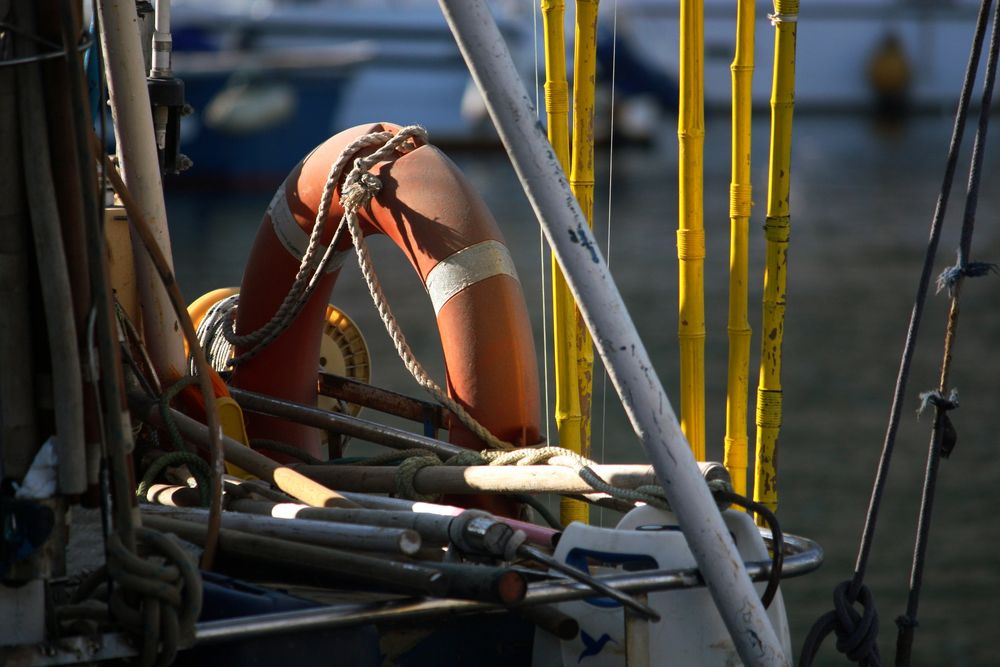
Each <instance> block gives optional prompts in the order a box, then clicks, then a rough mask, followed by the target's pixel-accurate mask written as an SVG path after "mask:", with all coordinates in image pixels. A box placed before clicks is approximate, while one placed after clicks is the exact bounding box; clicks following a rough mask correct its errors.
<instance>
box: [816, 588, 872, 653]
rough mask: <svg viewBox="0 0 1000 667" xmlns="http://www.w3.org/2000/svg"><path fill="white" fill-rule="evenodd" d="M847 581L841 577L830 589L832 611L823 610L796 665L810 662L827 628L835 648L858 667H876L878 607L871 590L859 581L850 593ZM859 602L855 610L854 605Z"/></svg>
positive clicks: (824, 637) (824, 636) (825, 634)
mask: <svg viewBox="0 0 1000 667" xmlns="http://www.w3.org/2000/svg"><path fill="white" fill-rule="evenodd" d="M850 589H851V582H850V581H842V582H840V584H838V585H837V587H836V588H835V589H834V591H833V611H828V612H826V613H825V614H823V615H822V616H821V617H820V619H819V620H818V621H816V623H815V624H813V626H812V629H811V630H809V635H808V636H807V637H806V640H805V642H803V644H802V654H801V655H800V656H799V667H803V665H811V664H812V661H813V659H814V658H815V657H816V653H817V652H818V651H819V648H820V646H821V645H822V644H823V640H824V639H826V636H827V635H828V634H830V633H831V632H834V633H836V635H837V650H838V651H840V652H841V653H843V654H844V655H846V656H847V659H848V660H851V661H852V662H856V663H858V664H859V665H861V666H862V667H878V666H879V665H881V664H882V658H881V656H880V655H879V651H878V611H877V610H876V609H875V602H874V599H873V598H872V592H871V590H869V589H868V587H867V586H865V585H864V584H861V586H860V587H859V588H858V591H857V593H856V594H852V591H851V590H850ZM855 604H859V605H861V608H862V611H861V612H860V613H859V612H858V610H857V609H855V608H854V605H855Z"/></svg>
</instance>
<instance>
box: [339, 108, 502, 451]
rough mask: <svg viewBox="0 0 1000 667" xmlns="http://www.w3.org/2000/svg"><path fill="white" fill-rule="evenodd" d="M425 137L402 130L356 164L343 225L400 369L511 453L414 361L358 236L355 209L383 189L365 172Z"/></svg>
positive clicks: (344, 195)
mask: <svg viewBox="0 0 1000 667" xmlns="http://www.w3.org/2000/svg"><path fill="white" fill-rule="evenodd" d="M426 136H427V133H426V131H425V130H424V129H423V128H422V127H419V126H416V125H411V126H409V127H405V128H403V129H402V130H400V131H399V133H398V134H396V135H395V136H394V137H392V138H391V139H390V140H389V141H387V142H386V143H385V145H384V146H383V147H382V148H380V149H379V150H377V151H375V152H374V153H372V154H371V155H370V156H368V157H365V158H358V159H357V160H355V162H354V169H352V170H351V172H350V173H349V174H348V175H347V178H346V179H345V180H344V186H343V188H342V189H341V197H340V202H341V204H342V205H343V207H344V218H343V221H342V224H344V225H345V226H346V227H347V231H348V232H349V233H350V234H351V240H352V241H353V242H354V248H355V250H356V251H357V256H358V266H359V267H360V269H361V275H362V276H363V277H364V279H365V284H366V285H368V291H369V292H370V293H371V296H372V301H373V303H374V304H375V309H376V310H378V314H379V317H380V318H381V319H382V323H383V324H384V325H385V330H386V332H387V333H388V334H389V338H390V339H391V340H392V343H393V345H394V347H395V348H396V352H397V354H399V358H400V359H401V360H402V361H403V365H404V366H406V369H407V370H408V371H409V372H410V375H412V376H413V379H414V380H416V381H417V384H419V385H420V386H421V387H423V388H424V390H425V391H427V393H429V394H430V395H431V396H432V397H434V400H436V401H438V402H439V403H440V404H441V405H443V406H444V407H446V408H447V409H448V410H449V411H451V413H452V414H453V415H455V417H456V418H457V419H458V420H459V421H460V422H461V423H462V424H463V425H464V426H465V427H466V428H468V429H469V430H470V431H472V432H473V433H475V434H476V436H477V437H478V438H479V439H480V440H482V441H483V442H484V443H485V444H486V445H487V446H488V447H490V448H493V449H501V450H510V449H513V448H514V445H512V444H510V443H509V442H504V441H503V440H500V439H499V438H497V437H496V436H495V435H493V434H492V433H490V432H489V431H488V430H487V429H486V427H484V426H483V425H482V424H480V423H479V422H478V421H476V419H475V418H474V417H473V416H472V415H470V414H469V413H468V412H467V411H466V410H465V408H464V407H462V406H461V405H460V404H459V403H458V402H457V401H455V400H454V399H452V398H451V397H450V396H448V394H447V393H446V392H445V391H444V390H443V389H441V387H440V386H439V385H438V384H437V383H436V382H435V381H434V380H433V378H431V376H430V374H428V373H427V371H426V369H424V367H423V365H422V364H421V363H420V362H419V361H418V360H417V358H416V356H414V354H413V350H412V349H411V348H410V345H409V343H408V342H407V341H406V337H405V336H404V335H403V332H402V329H401V328H400V326H399V323H398V322H397V321H396V317H395V315H393V313H392V310H391V309H390V308H389V304H388V302H387V301H386V298H385V294H384V293H383V291H382V285H381V284H380V282H379V280H378V277H377V275H376V274H375V268H374V265H373V263H372V260H371V256H370V254H369V253H368V245H367V244H366V243H365V239H364V235H363V234H362V233H361V226H360V224H359V223H358V209H360V208H361V207H362V206H366V205H367V204H368V202H369V201H371V198H372V197H373V196H374V195H375V194H377V193H378V191H379V190H380V189H381V187H382V184H381V182H379V180H378V179H377V178H376V177H375V176H374V175H373V174H370V173H368V170H369V169H371V168H372V167H373V166H374V165H375V164H377V163H379V162H381V161H384V160H387V159H389V158H390V157H394V156H398V155H405V154H406V153H407V152H409V150H412V148H413V147H412V145H407V143H406V142H407V141H409V140H410V139H411V138H413V137H420V138H424V137H426Z"/></svg>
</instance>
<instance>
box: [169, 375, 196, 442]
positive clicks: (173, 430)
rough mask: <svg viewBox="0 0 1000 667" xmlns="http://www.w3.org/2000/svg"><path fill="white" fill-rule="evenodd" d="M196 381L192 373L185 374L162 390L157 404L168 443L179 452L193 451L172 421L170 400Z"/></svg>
mask: <svg viewBox="0 0 1000 667" xmlns="http://www.w3.org/2000/svg"><path fill="white" fill-rule="evenodd" d="M196 382H198V378H197V377H196V376H194V375H185V376H184V377H182V378H181V379H180V380H178V381H177V382H175V383H174V384H172V385H170V386H169V387H167V388H166V389H164V390H163V394H162V395H161V396H160V400H159V406H160V417H161V418H162V419H163V425H164V426H165V427H166V429H167V434H168V435H169V436H170V444H172V445H173V447H174V449H176V450H177V451H179V452H185V451H186V452H191V453H194V450H193V448H192V447H190V446H189V445H188V444H187V443H186V442H185V441H184V438H182V437H181V432H180V431H179V430H178V429H177V424H175V423H174V415H173V413H172V412H171V411H170V402H171V401H172V400H174V398H175V397H176V396H177V394H179V393H181V391H183V390H184V389H185V388H187V387H190V386H191V385H193V384H195V383H196Z"/></svg>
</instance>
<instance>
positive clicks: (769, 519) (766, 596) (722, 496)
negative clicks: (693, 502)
mask: <svg viewBox="0 0 1000 667" xmlns="http://www.w3.org/2000/svg"><path fill="white" fill-rule="evenodd" d="M712 497H713V498H715V500H716V502H719V501H720V500H721V501H723V502H727V503H732V504H733V505H738V506H740V507H742V508H743V509H745V510H747V511H748V512H755V513H756V514H757V515H758V516H759V517H761V518H762V519H764V522H765V523H766V524H767V527H768V528H770V529H771V571H770V572H769V573H768V578H767V588H765V589H764V593H763V594H762V595H761V596H760V601H761V602H762V603H763V604H764V608H765V609H767V608H768V607H770V606H771V602H773V601H774V596H775V595H777V594H778V586H779V585H780V584H781V568H782V567H783V566H784V564H785V535H784V533H782V532H781V526H780V525H779V524H778V517H777V516H775V514H774V512H772V511H771V510H770V509H769V508H768V507H767V506H766V505H764V504H762V503H758V502H755V501H753V500H750V499H749V498H747V497H746V496H741V495H739V494H738V493H736V492H734V491H727V490H721V489H712Z"/></svg>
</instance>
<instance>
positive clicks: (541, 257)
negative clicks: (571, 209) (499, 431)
mask: <svg viewBox="0 0 1000 667" xmlns="http://www.w3.org/2000/svg"><path fill="white" fill-rule="evenodd" d="M529 2H531V7H532V9H531V23H532V27H531V33H532V34H531V37H532V40H533V41H532V46H533V51H534V56H535V118H541V106H540V100H539V96H538V90H539V86H538V83H539V79H538V3H537V2H535V1H534V0H529ZM550 254H551V253H549V252H548V248H547V247H546V243H545V233H544V232H543V231H542V228H541V227H540V226H539V228H538V265H539V273H541V283H542V377H543V380H542V382H543V384H544V388H545V401H544V405H545V442H546V443H551V442H552V437H551V433H550V426H549V423H550V422H551V421H552V419H551V415H550V413H549V410H550V408H549V312H548V309H547V308H546V307H545V303H546V301H547V300H548V298H549V297H548V291H547V290H546V287H545V273H546V271H547V270H548V267H547V266H546V264H545V258H546V257H547V256H549V255H550Z"/></svg>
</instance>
